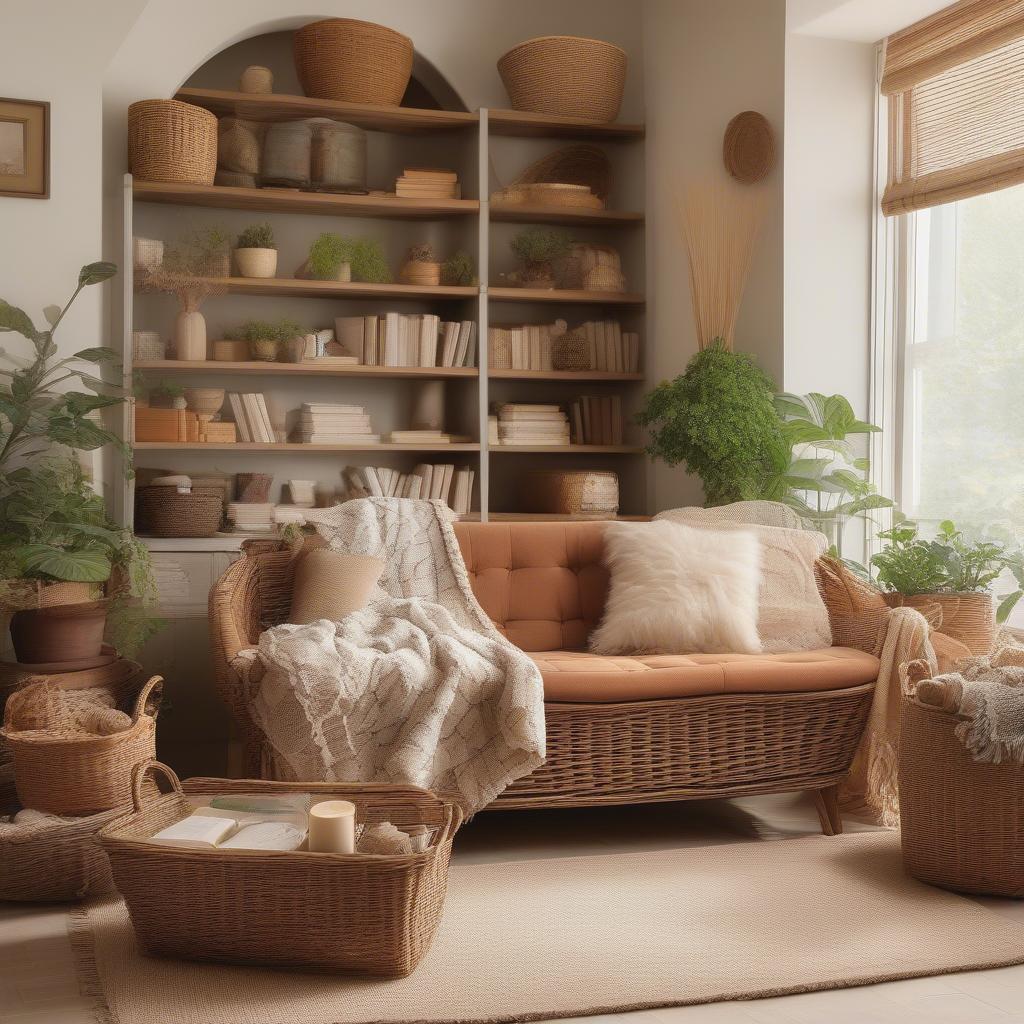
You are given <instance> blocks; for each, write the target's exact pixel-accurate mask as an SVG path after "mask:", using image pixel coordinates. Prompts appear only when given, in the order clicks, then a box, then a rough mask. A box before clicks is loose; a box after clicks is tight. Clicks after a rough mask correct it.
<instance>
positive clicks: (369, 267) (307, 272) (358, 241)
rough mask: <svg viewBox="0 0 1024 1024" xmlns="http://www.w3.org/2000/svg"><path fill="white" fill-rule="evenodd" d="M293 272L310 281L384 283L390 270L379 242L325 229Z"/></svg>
mask: <svg viewBox="0 0 1024 1024" xmlns="http://www.w3.org/2000/svg"><path fill="white" fill-rule="evenodd" d="M295 276H296V277H298V278H304V279H307V280H313V281H340V282H347V281H362V282H364V283H366V284H387V283H388V282H389V281H390V280H391V270H390V269H389V268H388V263H387V260H386V259H385V258H384V250H383V249H382V248H381V244H380V242H377V241H374V240H373V239H369V238H352V237H349V236H347V235H339V234H337V233H336V232H333V231H325V232H324V233H323V234H321V235H318V236H317V237H316V239H314V241H313V244H312V245H311V246H310V247H309V255H308V256H307V257H306V259H305V260H304V261H303V263H302V266H301V267H299V269H298V270H297V271H296V272H295Z"/></svg>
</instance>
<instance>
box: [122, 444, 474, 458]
mask: <svg viewBox="0 0 1024 1024" xmlns="http://www.w3.org/2000/svg"><path fill="white" fill-rule="evenodd" d="M132 447H133V448H134V449H135V450H136V451H162V452H274V453H275V454H279V453H283V452H289V453H293V454H294V453H295V452H305V453H307V454H310V455H315V454H318V453H329V452H478V451H480V445H478V444H476V443H475V442H473V443H452V444H434V445H430V444H385V443H381V444H301V443H298V442H291V441H289V442H276V443H274V444H266V443H262V442H259V443H257V442H249V443H246V442H244V441H239V442H236V443H234V444H213V443H209V442H203V441H135V442H133V444H132Z"/></svg>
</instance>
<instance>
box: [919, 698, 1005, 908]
mask: <svg viewBox="0 0 1024 1024" xmlns="http://www.w3.org/2000/svg"><path fill="white" fill-rule="evenodd" d="M960 721H962V719H961V717H960V716H958V715H955V714H950V713H949V712H947V711H943V710H941V709H939V708H935V707H930V706H928V705H925V704H922V703H920V702H919V701H918V700H916V699H914V698H912V697H910V698H907V699H905V700H904V701H903V707H902V713H901V716H900V776H899V786H900V822H901V829H902V840H903V862H904V864H905V865H906V868H907V871H908V872H909V873H910V874H911V875H913V876H914V877H915V878H919V879H920V880H921V881H922V882H928V883H929V884H931V885H938V886H941V887H942V888H944V889H954V890H956V891H958V892H971V893H985V894H989V895H993V896H1024V765H1021V764H1016V763H1012V762H1010V763H1007V762H1004V763H1003V764H985V763H978V762H977V761H975V760H974V759H973V758H972V757H971V755H970V753H969V752H968V751H967V749H966V748H965V747H964V745H963V744H962V743H961V742H960V740H958V739H957V737H956V735H955V732H954V730H955V729H956V726H957V725H958V724H959V722H960Z"/></svg>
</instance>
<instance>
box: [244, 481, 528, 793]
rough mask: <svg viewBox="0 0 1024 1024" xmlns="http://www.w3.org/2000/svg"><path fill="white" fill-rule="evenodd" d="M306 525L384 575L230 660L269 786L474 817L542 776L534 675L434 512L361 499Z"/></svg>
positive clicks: (439, 507)
mask: <svg viewBox="0 0 1024 1024" xmlns="http://www.w3.org/2000/svg"><path fill="white" fill-rule="evenodd" d="M307 519H308V520H310V521H312V522H314V523H315V525H316V527H317V530H318V531H319V533H320V534H321V536H322V537H324V539H325V540H326V541H327V542H328V544H329V546H330V547H331V548H333V549H334V550H336V551H344V552H348V553H350V554H359V555H375V556H377V557H379V558H382V559H384V561H385V562H386V565H387V568H386V569H385V572H384V575H383V576H382V578H381V581H380V586H381V588H382V590H381V593H380V595H379V597H378V598H377V599H375V600H372V601H371V602H370V604H369V605H368V606H367V607H366V608H364V609H363V610H362V611H359V612H355V613H353V614H352V615H348V616H346V617H345V618H344V619H343V620H342V621H340V622H328V621H327V620H326V619H321V620H319V621H317V622H313V623H310V624H309V625H305V626H298V625H281V626H275V627H273V628H272V629H268V630H267V631H265V632H264V633H263V634H262V636H261V637H260V640H259V646H258V647H257V648H255V649H249V650H245V651H242V652H240V653H239V654H238V656H237V657H236V658H235V660H234V662H233V666H234V667H235V668H236V669H237V670H238V672H239V675H240V676H241V677H242V679H243V681H244V683H245V685H246V687H247V689H248V697H249V706H250V709H251V713H252V715H253V718H254V719H255V721H256V724H257V725H258V726H259V728H260V729H262V731H263V732H264V733H265V734H266V736H267V738H268V740H269V742H270V744H271V746H272V747H273V749H274V752H275V761H276V766H277V768H278V771H279V776H280V777H281V778H287V779H295V780H307V779H308V780H314V779H315V780H324V781H329V782H333V781H346V782H370V781H373V782H403V783H413V784H415V785H418V786H424V787H427V788H429V789H433V790H438V791H441V790H444V791H450V792H455V793H458V794H459V795H460V796H461V798H462V801H463V804H464V806H465V808H466V810H467V811H468V812H469V813H472V812H474V811H477V810H479V809H480V808H481V807H484V806H485V805H486V804H488V803H490V802H491V801H492V800H493V799H494V798H495V797H496V796H498V794H499V793H501V792H502V790H503V789H505V787H506V786H508V785H509V784H510V783H512V782H514V781H515V780H516V779H518V778H520V777H521V776H523V775H528V774H529V773H530V772H531V771H533V770H534V768H536V767H538V766H539V765H540V764H542V763H543V761H544V689H543V683H542V681H541V676H540V672H539V670H538V669H537V667H536V665H534V663H533V662H532V661H531V660H530V658H529V657H527V655H526V654H524V653H523V652H522V651H520V650H519V648H517V647H515V646H514V645H513V644H511V643H510V642H509V641H508V640H506V639H505V638H504V637H503V636H502V635H501V634H500V633H499V632H498V631H497V630H496V629H495V628H494V625H493V624H492V623H491V621H490V619H489V618H488V617H487V615H486V614H485V613H484V611H483V609H482V608H481V607H480V605H479V604H478V603H477V601H476V598H475V597H474V596H473V592H472V590H471V589H470V585H469V578H468V575H467V572H466V567H465V563H464V562H463V560H462V556H461V554H460V552H459V547H458V542H457V541H456V539H455V534H454V532H453V530H452V528H451V524H450V522H449V513H448V511H447V509H446V507H445V506H444V505H443V504H442V503H441V502H438V501H399V500H398V499H394V498H362V499H358V500H355V501H348V502H345V504H343V505H338V506H336V507H334V508H331V509H324V510H322V511H316V512H310V513H307Z"/></svg>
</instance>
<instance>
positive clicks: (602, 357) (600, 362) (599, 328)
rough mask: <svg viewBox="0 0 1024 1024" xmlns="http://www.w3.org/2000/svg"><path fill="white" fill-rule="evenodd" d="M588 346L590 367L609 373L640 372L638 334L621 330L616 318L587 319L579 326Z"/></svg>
mask: <svg viewBox="0 0 1024 1024" xmlns="http://www.w3.org/2000/svg"><path fill="white" fill-rule="evenodd" d="M579 330H581V331H582V332H583V334H584V336H585V337H586V339H587V344H588V345H589V346H590V368H591V369H592V370H605V371H607V372H609V373H639V372H640V335H639V334H634V333H631V332H628V331H626V332H623V330H622V327H621V325H620V324H619V323H618V321H616V320H588V321H587V322H586V323H584V324H581V325H580V327H579Z"/></svg>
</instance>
